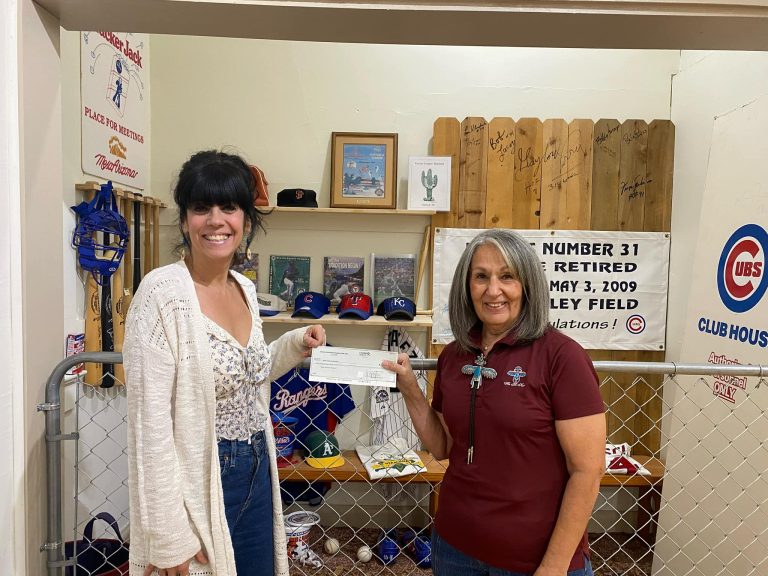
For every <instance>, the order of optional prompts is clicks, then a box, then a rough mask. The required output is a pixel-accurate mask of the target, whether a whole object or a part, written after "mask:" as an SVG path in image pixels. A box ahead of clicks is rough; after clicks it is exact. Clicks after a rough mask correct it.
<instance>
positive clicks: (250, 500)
mask: <svg viewBox="0 0 768 576" xmlns="http://www.w3.org/2000/svg"><path fill="white" fill-rule="evenodd" d="M219 464H220V466H221V484H222V488H223V490H224V509H225V514H226V516H227V524H228V525H229V535H230V537H231V538H232V547H233V548H234V549H235V565H236V566H237V573H238V574H246V575H248V576H273V573H274V562H275V561H274V536H273V533H272V526H273V520H272V479H271V476H270V474H269V454H268V453H267V444H266V438H265V436H264V432H257V433H255V434H254V435H253V436H252V437H251V442H250V444H249V443H248V442H243V441H240V440H220V441H219Z"/></svg>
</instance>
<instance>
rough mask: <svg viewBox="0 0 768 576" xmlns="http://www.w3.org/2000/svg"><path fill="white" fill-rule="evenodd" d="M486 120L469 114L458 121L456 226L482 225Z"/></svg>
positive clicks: (485, 167) (483, 225) (485, 161)
mask: <svg viewBox="0 0 768 576" xmlns="http://www.w3.org/2000/svg"><path fill="white" fill-rule="evenodd" d="M487 151H488V123H487V122H486V121H485V118H479V117H476V116H469V117H467V118H465V119H464V121H463V122H462V123H461V158H460V159H459V212H458V214H457V215H456V226H457V227H459V228H483V227H485V214H484V212H485V196H486V174H487V171H488V158H487Z"/></svg>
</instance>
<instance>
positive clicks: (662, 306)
mask: <svg viewBox="0 0 768 576" xmlns="http://www.w3.org/2000/svg"><path fill="white" fill-rule="evenodd" d="M480 232H482V230H479V229H464V228H438V229H437V230H436V233H435V246H434V274H433V291H432V294H433V302H432V307H433V316H432V343H433V344H448V343H449V342H451V341H452V340H453V333H452V332H451V325H450V321H449V318H448V294H449V293H450V290H451V281H452V279H453V272H454V270H455V269H456V264H457V263H458V261H459V257H460V256H461V253H462V252H463V251H464V248H465V247H466V245H467V243H468V242H469V241H471V240H472V238H474V237H475V236H476V235H477V234H479V233H480ZM516 232H518V233H519V234H521V235H522V236H523V237H524V238H526V239H527V240H528V241H529V242H530V243H531V245H532V246H533V247H534V249H535V250H536V252H538V254H539V257H540V258H541V262H542V265H543V266H544V271H545V273H546V276H547V279H548V281H549V289H550V306H551V310H550V321H551V322H552V324H553V325H554V326H555V328H558V329H559V330H561V331H563V332H565V333H566V334H568V335H569V336H570V337H572V338H573V339H574V340H576V341H577V342H579V343H580V344H581V345H582V346H583V347H584V348H592V349H598V350H664V345H665V342H664V334H665V329H666V317H667V277H668V270H669V234H667V233H664V232H595V231H592V230H517V231H516Z"/></svg>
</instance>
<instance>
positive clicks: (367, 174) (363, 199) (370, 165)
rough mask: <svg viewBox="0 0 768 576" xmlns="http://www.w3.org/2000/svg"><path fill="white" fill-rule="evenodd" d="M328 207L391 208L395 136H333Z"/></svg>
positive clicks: (393, 203) (393, 202)
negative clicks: (329, 202)
mask: <svg viewBox="0 0 768 576" xmlns="http://www.w3.org/2000/svg"><path fill="white" fill-rule="evenodd" d="M331 138H332V140H331V207H332V208H395V207H396V205H397V134H377V133H365V132H334V133H333V134H332V136H331Z"/></svg>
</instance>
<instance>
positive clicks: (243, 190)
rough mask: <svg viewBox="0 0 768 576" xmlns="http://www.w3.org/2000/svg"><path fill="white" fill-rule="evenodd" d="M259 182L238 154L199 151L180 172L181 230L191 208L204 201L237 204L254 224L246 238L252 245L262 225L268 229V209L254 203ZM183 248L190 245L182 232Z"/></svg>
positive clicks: (176, 198)
mask: <svg viewBox="0 0 768 576" xmlns="http://www.w3.org/2000/svg"><path fill="white" fill-rule="evenodd" d="M255 185H256V182H255V181H254V178H253V174H252V173H251V170H250V168H249V167H248V164H246V162H245V160H243V159H242V158H241V157H240V156H238V155H236V154H228V153H227V152H220V151H218V150H204V151H202V152H197V153H195V154H193V155H192V157H191V158H190V159H189V160H187V161H186V162H184V165H183V166H182V167H181V172H179V178H178V180H177V182H176V187H175V188H174V190H173V200H174V201H175V202H176V206H177V207H178V209H179V229H180V230H181V228H182V225H183V224H184V222H185V220H186V218H187V209H189V208H191V207H193V206H196V205H198V204H203V205H204V206H226V205H227V204H234V205H236V206H238V207H240V208H241V209H242V210H243V212H244V213H245V220H246V222H248V223H249V224H250V227H249V231H248V235H247V236H246V238H245V247H246V248H247V247H248V246H250V244H251V242H252V241H253V237H254V236H255V235H256V232H257V231H258V229H259V228H261V229H262V230H264V223H263V219H264V215H265V214H266V213H265V212H261V211H259V210H258V209H257V208H256V207H255V206H254V204H253V201H254V188H255ZM181 235H182V238H183V241H182V244H181V245H179V246H177V250H180V249H181V248H183V247H184V246H187V245H188V244H189V242H188V240H187V238H186V237H185V236H184V231H183V230H182V231H181Z"/></svg>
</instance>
